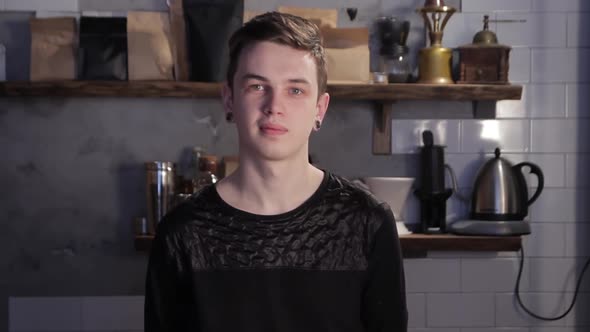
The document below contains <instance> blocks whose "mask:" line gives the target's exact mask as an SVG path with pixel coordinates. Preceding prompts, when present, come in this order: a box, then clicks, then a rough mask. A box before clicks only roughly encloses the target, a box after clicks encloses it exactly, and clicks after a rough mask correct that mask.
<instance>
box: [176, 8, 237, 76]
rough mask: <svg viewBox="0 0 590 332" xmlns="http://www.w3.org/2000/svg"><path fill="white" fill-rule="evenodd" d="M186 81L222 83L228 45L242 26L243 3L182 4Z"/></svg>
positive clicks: (226, 63) (227, 57)
mask: <svg viewBox="0 0 590 332" xmlns="http://www.w3.org/2000/svg"><path fill="white" fill-rule="evenodd" d="M184 14H185V18H186V29H187V39H188V47H189V62H190V80H191V81H199V82H220V81H223V80H225V73H226V71H227V65H228V62H229V48H228V44H227V43H228V41H229V38H230V36H231V35H232V33H234V31H236V30H237V29H239V28H240V27H241V26H242V20H243V14H244V1H243V0H184Z"/></svg>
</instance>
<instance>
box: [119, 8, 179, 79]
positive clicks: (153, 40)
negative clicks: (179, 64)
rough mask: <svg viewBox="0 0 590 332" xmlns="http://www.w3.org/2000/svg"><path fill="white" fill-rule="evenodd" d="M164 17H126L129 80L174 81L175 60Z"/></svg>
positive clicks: (147, 14)
mask: <svg viewBox="0 0 590 332" xmlns="http://www.w3.org/2000/svg"><path fill="white" fill-rule="evenodd" d="M170 36H171V34H170V20H169V17H168V15H167V14H166V13H159V12H129V13H128V14H127V52H128V57H129V58H128V71H129V80H131V81H138V80H173V79H174V60H173V58H172V47H171V44H170V38H171V37H170Z"/></svg>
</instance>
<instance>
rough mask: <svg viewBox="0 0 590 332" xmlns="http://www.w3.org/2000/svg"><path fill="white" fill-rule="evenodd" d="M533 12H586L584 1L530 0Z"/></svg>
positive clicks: (588, 9) (586, 2)
mask: <svg viewBox="0 0 590 332" xmlns="http://www.w3.org/2000/svg"><path fill="white" fill-rule="evenodd" d="M531 3H532V11H533V12H588V11H590V6H588V1H586V0H560V1H553V0H531Z"/></svg>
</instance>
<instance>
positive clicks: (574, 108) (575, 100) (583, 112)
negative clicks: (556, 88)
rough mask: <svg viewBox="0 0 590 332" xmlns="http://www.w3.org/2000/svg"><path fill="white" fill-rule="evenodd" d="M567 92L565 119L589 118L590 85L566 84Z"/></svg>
mask: <svg viewBox="0 0 590 332" xmlns="http://www.w3.org/2000/svg"><path fill="white" fill-rule="evenodd" d="M566 91H567V94H566V96H567V117H568V118H589V117H590V84H568V85H566Z"/></svg>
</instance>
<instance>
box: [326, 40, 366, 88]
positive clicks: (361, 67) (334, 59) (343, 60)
mask: <svg viewBox="0 0 590 332" xmlns="http://www.w3.org/2000/svg"><path fill="white" fill-rule="evenodd" d="M322 37H323V39H324V49H325V51H326V62H327V66H328V82H329V83H332V84H337V83H368V82H369V78H370V51H369V29H368V28H343V29H330V28H326V29H322Z"/></svg>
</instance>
